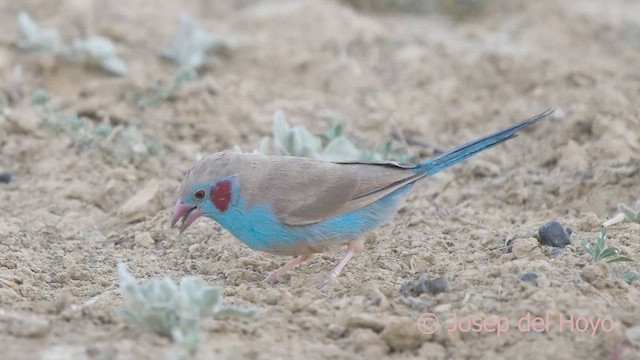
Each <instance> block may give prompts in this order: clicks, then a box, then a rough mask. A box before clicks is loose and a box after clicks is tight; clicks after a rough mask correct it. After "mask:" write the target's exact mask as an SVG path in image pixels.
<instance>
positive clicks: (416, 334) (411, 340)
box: [382, 318, 429, 351]
mask: <svg viewBox="0 0 640 360" xmlns="http://www.w3.org/2000/svg"><path fill="white" fill-rule="evenodd" d="M382 339H383V340H384V341H385V342H386V343H387V345H389V347H390V348H391V349H392V350H394V351H405V350H414V349H417V348H419V347H420V345H422V343H424V342H425V341H427V340H428V339H429V337H428V336H427V335H425V334H423V333H421V332H420V330H418V326H417V323H416V320H415V319H411V318H400V319H396V320H394V321H391V322H389V324H388V325H387V326H386V327H385V330H384V332H383V333H382Z"/></svg>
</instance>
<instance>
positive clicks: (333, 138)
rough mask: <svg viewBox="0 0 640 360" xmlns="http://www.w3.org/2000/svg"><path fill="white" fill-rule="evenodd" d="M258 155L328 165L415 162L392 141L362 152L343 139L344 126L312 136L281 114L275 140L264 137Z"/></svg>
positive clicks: (275, 119)
mask: <svg viewBox="0 0 640 360" xmlns="http://www.w3.org/2000/svg"><path fill="white" fill-rule="evenodd" d="M256 152H258V153H260V154H264V155H290V156H304V157H312V158H316V159H322V160H327V161H366V160H396V161H406V162H410V161H413V160H414V158H413V156H411V155H410V154H409V153H408V149H407V147H403V146H401V144H400V143H397V142H395V141H393V140H390V141H387V142H385V143H384V145H383V146H382V148H381V149H379V150H373V149H360V148H358V147H357V146H356V145H355V144H354V142H353V141H351V140H349V139H348V138H347V137H346V136H345V135H344V128H343V126H342V125H339V124H334V125H332V126H331V127H330V128H329V129H328V130H327V131H326V132H325V133H324V134H321V135H313V134H312V133H311V132H310V131H309V130H307V128H305V127H304V126H302V125H296V126H291V125H289V123H288V122H287V120H286V119H285V116H284V113H283V112H282V111H277V112H276V113H275V114H274V115H273V126H272V136H271V137H268V136H267V137H264V138H262V140H261V141H260V145H259V147H258V149H257V150H256Z"/></svg>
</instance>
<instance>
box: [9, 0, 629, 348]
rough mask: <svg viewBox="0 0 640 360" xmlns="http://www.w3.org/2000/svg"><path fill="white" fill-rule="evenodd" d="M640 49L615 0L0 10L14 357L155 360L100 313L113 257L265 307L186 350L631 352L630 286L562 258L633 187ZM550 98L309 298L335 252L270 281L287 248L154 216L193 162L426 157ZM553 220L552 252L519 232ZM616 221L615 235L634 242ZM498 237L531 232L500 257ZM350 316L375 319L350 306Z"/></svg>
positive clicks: (578, 252)
mask: <svg viewBox="0 0 640 360" xmlns="http://www.w3.org/2000/svg"><path fill="white" fill-rule="evenodd" d="M639 55H640V2H638V1H633V0H611V1H600V0H582V1H562V0H541V1H525V0H515V1H506V0H422V1H418V0H344V1H338V0H304V1H302V0H301V1H293V0H288V1H246V0H242V1H196V0H181V1H153V2H152V1H141V0H126V1H124V0H110V1H104V2H100V1H88V0H64V1H20V2H18V1H1V2H0V212H2V217H1V219H0V279H4V280H3V281H4V282H3V283H2V284H4V285H3V287H0V290H2V291H4V293H3V296H0V305H2V307H4V308H6V309H7V311H8V313H9V314H10V315H11V316H13V317H11V319H14V317H15V318H18V319H20V320H11V321H14V323H16V324H27V325H24V326H25V327H26V328H27V329H28V328H29V327H28V326H32V325H33V324H32V323H30V322H29V321H31V320H32V317H33V316H35V317H37V320H34V321H36V323H37V321H40V320H38V319H46V321H45V322H44V323H43V322H40V323H38V324H40V325H41V326H42V330H41V331H36V332H35V333H33V334H31V333H29V332H28V331H27V330H25V331H27V334H28V335H24V333H21V332H20V330H16V331H17V333H16V332H11V331H10V330H6V331H5V332H3V333H0V345H1V346H0V347H2V348H3V349H7V350H6V351H8V353H9V354H11V355H12V356H10V357H11V358H16V359H17V358H21V357H20V356H24V357H23V358H33V357H30V355H29V354H25V352H24V351H25V349H35V350H36V351H37V352H38V354H41V355H38V356H41V358H47V359H53V358H144V357H148V356H152V357H155V356H161V351H163V350H162V349H164V348H166V347H168V346H169V345H168V342H167V341H168V340H166V339H163V338H157V337H153V336H152V335H149V334H143V335H140V334H139V333H136V332H134V331H132V330H130V329H125V328H123V327H121V326H120V327H119V324H121V320H120V319H119V318H117V316H115V313H114V309H115V308H116V307H117V306H118V304H119V302H120V300H119V297H118V294H117V291H115V290H114V289H113V285H114V283H115V281H116V275H115V263H116V261H125V262H128V263H129V267H130V268H131V270H132V272H133V273H135V274H136V276H139V277H141V278H150V277H155V276H165V275H169V276H172V277H174V278H179V277H180V276H184V275H187V274H196V275H202V276H204V277H205V279H206V280H207V281H208V282H210V283H216V284H218V285H220V286H222V287H223V288H224V289H225V295H226V296H227V297H228V299H229V301H230V302H231V303H238V304H245V305H253V306H257V307H258V308H260V309H261V311H262V315H261V317H260V318H259V319H258V320H256V321H255V322H242V323H237V324H236V323H232V324H222V325H221V324H220V323H214V322H212V323H208V324H207V325H206V326H205V328H206V330H205V333H206V334H207V335H206V339H207V340H206V341H204V345H203V347H204V349H205V350H203V351H204V354H205V355H202V356H205V357H204V358H207V357H206V356H207V354H209V355H210V354H213V353H215V354H223V355H226V356H228V357H230V358H256V359H261V358H279V357H280V358H282V357H285V356H287V357H293V358H296V357H300V356H302V355H303V354H304V356H305V357H307V356H310V358H319V359H320V358H329V357H334V356H336V357H342V358H349V356H365V355H367V356H370V357H374V358H379V357H382V356H392V357H393V356H395V357H398V358H401V357H402V358H405V357H413V356H416V357H420V358H434V359H440V358H442V359H444V358H474V359H475V358H482V356H481V354H484V355H483V356H486V357H487V358H507V357H508V358H511V359H518V358H526V356H529V355H525V354H534V355H531V356H532V357H531V358H545V357H546V358H556V359H565V358H566V359H573V358H611V359H614V358H615V359H627V358H628V359H634V358H637V357H634V356H636V355H637V353H638V349H640V323H639V322H638V319H640V310H639V306H638V304H637V299H638V298H639V297H638V296H639V294H640V291H639V288H638V285H637V282H635V283H632V284H630V285H622V284H620V281H618V282H616V281H615V279H614V280H612V279H609V278H608V274H609V272H610V271H611V269H610V268H605V269H601V268H596V269H591V270H588V271H591V272H588V274H592V275H593V273H594V272H595V274H596V275H597V276H596V275H594V276H596V277H595V278H594V277H589V276H586V278H588V279H592V280H593V279H604V278H607V279H608V280H607V281H606V282H605V283H602V282H600V283H597V284H599V285H593V284H592V283H590V282H589V281H588V280H587V281H586V282H584V281H582V280H580V281H578V280H576V278H577V279H581V278H580V276H575V274H581V271H585V270H584V268H586V267H588V266H589V265H588V258H587V257H585V255H584V252H583V251H582V249H581V248H580V246H579V239H580V238H582V237H584V238H589V239H592V238H594V236H595V235H594V234H595V233H596V232H597V231H598V230H599V227H600V224H601V223H602V222H603V221H605V220H606V219H607V218H609V217H611V216H613V215H614V214H615V213H616V205H617V204H618V203H620V202H624V203H629V204H633V203H634V202H635V201H636V200H637V198H638V196H639V194H640V157H639V156H638V154H640V132H639V131H637V129H638V124H640V110H639V109H638V106H637V99H638V97H639V96H640V72H639V67H638V58H639ZM550 107H554V108H556V112H555V113H554V115H553V117H552V118H551V119H549V120H547V121H544V122H542V123H540V124H539V125H536V126H535V127H533V128H531V129H528V130H527V131H526V132H525V133H524V134H523V135H521V136H520V137H518V139H516V140H514V141H511V142H509V143H508V144H506V145H504V146H503V147H499V148H496V149H495V150H491V151H489V152H487V153H483V154H482V155H480V156H479V157H478V158H477V159H476V158H474V160H472V161H469V162H466V163H464V164H463V165H461V166H458V167H456V168H455V169H451V170H449V171H447V172H446V173H443V174H438V175H437V176H436V177H434V178H433V179H430V180H429V181H428V182H425V184H424V185H422V186H421V187H420V188H419V189H418V190H416V193H415V194H414V195H413V196H412V197H411V199H410V200H409V202H408V205H407V207H406V208H404V209H403V210H402V211H401V213H400V215H398V216H396V218H395V219H394V221H393V224H390V225H388V226H386V227H384V228H383V229H382V230H381V232H380V233H379V234H378V237H377V240H371V241H372V242H368V247H367V249H366V250H365V252H364V253H363V255H361V256H360V257H359V259H354V261H353V263H350V265H349V266H348V267H347V269H346V270H345V272H346V273H347V275H345V276H344V277H342V278H341V279H338V281H337V283H336V285H334V286H333V287H332V288H330V289H329V290H327V293H320V292H318V291H316V290H315V289H313V290H311V289H307V287H306V286H305V284H307V283H315V280H314V279H315V278H314V276H316V274H319V273H321V272H322V271H324V269H325V268H328V267H329V266H330V264H331V263H332V260H333V257H331V256H327V257H326V258H325V259H324V260H322V258H321V260H319V261H317V262H314V263H313V264H312V265H310V266H308V267H306V268H305V267H303V268H301V269H300V270H299V271H298V272H296V273H295V274H293V275H292V276H291V279H290V280H287V283H285V284H281V285H279V286H278V287H276V288H268V287H264V286H262V285H261V284H260V280H261V278H262V277H263V275H264V274H266V272H267V271H269V270H273V269H275V268H276V267H277V266H278V265H279V264H280V263H281V261H283V259H282V258H278V257H273V256H269V255H264V254H257V253H255V252H252V251H251V250H249V249H247V248H246V247H244V246H243V245H241V244H240V243H239V242H237V241H236V240H234V239H233V238H232V237H231V236H230V235H229V234H228V233H226V232H224V231H222V230H221V229H220V228H219V226H218V225H217V224H214V223H213V222H205V221H200V222H199V223H198V224H197V225H198V226H196V227H194V229H192V230H190V231H189V232H187V233H186V234H185V235H183V236H182V237H178V235H177V234H175V233H173V232H171V231H169V229H168V222H169V216H170V214H169V208H170V206H171V205H172V204H173V202H174V201H175V191H176V188H177V186H178V184H179V181H180V180H181V179H182V176H183V175H184V173H185V171H187V170H188V169H189V168H190V167H191V166H193V163H194V161H195V160H196V159H198V158H199V157H200V156H201V155H202V154H206V153H211V152H216V151H221V150H224V149H229V148H236V149H237V150H241V151H259V152H262V153H265V154H283V155H285V154H288V155H299V156H313V157H317V158H322V159H327V160H347V159H389V160H399V161H420V160H423V159H426V158H428V157H430V156H433V155H435V154H437V153H439V152H441V151H443V150H444V149H447V148H450V147H453V146H455V145H458V144H460V143H462V142H465V141H468V140H471V139H473V138H475V137H479V136H482V135H486V134H488V133H490V132H493V131H495V130H498V129H499V128H501V127H504V126H507V125H509V124H511V123H513V122H516V121H519V120H522V119H524V118H526V117H530V116H533V115H535V114H537V113H539V112H541V111H544V110H545V109H547V108H550ZM443 209H446V211H445V210H443ZM443 214H446V215H443ZM441 216H444V217H443V218H442V217H441ZM554 218H555V219H561V220H562V222H563V224H566V225H568V226H571V227H572V228H573V229H574V231H577V232H574V233H573V235H572V237H573V238H574V243H573V245H570V246H568V249H569V250H568V251H567V252H566V253H565V255H564V257H562V259H561V260H557V261H555V262H553V261H552V260H550V258H549V255H550V254H549V253H548V252H549V251H550V250H549V251H547V249H546V248H545V247H541V246H540V245H538V244H537V242H536V241H535V240H534V241H533V243H529V242H527V241H529V240H530V239H531V238H532V236H533V235H535V233H536V230H537V228H538V226H539V225H540V224H541V223H543V222H544V221H546V220H550V219H554ZM460 219H462V220H460ZM633 226H635V225H632V226H631V227H622V228H618V230H617V232H616V231H614V232H613V233H610V235H611V236H613V240H612V241H615V242H616V245H617V246H618V247H619V248H620V249H621V250H622V251H623V252H624V253H626V254H633V255H637V254H638V252H639V251H640V245H639V244H638V241H637V239H638V234H639V232H638V231H639V230H638V227H637V226H636V227H633ZM141 234H142V235H141ZM508 239H510V240H509V241H512V240H513V239H516V241H515V242H513V241H512V242H509V244H518V241H517V239H522V240H523V241H522V242H520V243H519V244H532V247H527V246H524V248H526V249H529V250H523V249H524V248H523V247H522V246H521V245H513V246H515V247H516V248H517V247H518V246H520V248H519V249H520V251H519V252H518V251H515V252H512V251H511V248H509V249H508V250H504V251H503V249H502V247H503V246H506V245H505V244H507V243H508V241H507V240H508ZM527 239H528V240H527ZM509 246H511V245H509ZM531 249H533V250H531ZM514 253H515V254H514ZM452 257H453V258H452ZM598 269H599V270H598ZM618 270H635V271H636V272H637V271H638V265H637V262H634V263H631V264H627V265H624V266H623V267H622V268H619V269H618ZM527 271H535V272H537V273H538V274H540V276H541V277H540V279H541V280H540V281H539V282H538V283H536V285H535V286H534V287H527V286H529V285H527V286H525V285H522V282H521V281H520V280H519V277H518V276H519V275H520V274H521V273H523V272H527ZM598 271H600V272H598ZM420 272H426V273H427V274H428V275H429V276H436V275H447V276H452V277H453V278H452V279H453V280H452V286H451V291H450V292H449V293H446V294H441V295H438V296H439V297H436V296H434V295H428V294H425V295H422V297H420V298H419V299H421V300H420V301H422V304H423V305H424V304H427V305H424V306H423V305H419V306H417V305H416V302H411V301H409V300H407V299H405V297H404V296H403V295H400V293H399V289H400V288H401V287H402V285H404V284H405V283H406V282H407V281H408V280H410V279H411V278H412V277H413V276H414V275H415V274H418V273H420ZM478 274H483V276H482V277H481V278H479V277H478ZM484 274H494V275H492V276H484ZM598 274H599V275H598ZM582 275H583V278H584V276H585V275H584V274H582ZM598 276H600V277H598ZM363 284H364V285H363ZM603 284H604V285H603ZM625 284H626V283H625ZM497 289H500V290H497ZM471 293H472V294H475V295H470V296H472V301H470V303H467V302H465V303H464V304H463V303H461V302H460V301H461V300H462V299H463V298H465V294H471ZM487 293H491V294H494V295H495V296H494V297H492V296H493V295H491V296H488V295H487V296H485V295H486V294H487ZM498 293H499V295H497V294H498ZM482 294H484V295H482ZM467 296H468V295H467ZM92 299H93V300H92ZM618 299H620V300H618ZM634 299H635V300H634ZM89 300H91V301H93V302H92V303H91V305H86V304H87V303H86V302H87V301H89ZM83 304H84V305H83ZM447 304H448V305H447ZM72 305H75V306H76V309H78V307H77V306H81V310H78V311H75V310H74V311H71V310H69V309H71V308H72ZM437 305H446V306H449V308H447V309H445V310H447V311H444V310H443V311H444V312H451V311H460V312H468V313H471V314H478V313H492V314H493V313H499V314H502V315H506V316H510V317H512V318H517V317H519V316H520V315H523V314H526V312H527V311H534V312H537V313H543V312H544V311H546V310H549V309H551V311H555V312H563V311H569V310H576V309H578V310H579V311H582V313H583V314H596V313H597V314H600V315H607V316H612V317H613V318H614V319H615V323H616V328H615V331H614V332H612V333H608V334H602V336H596V337H587V336H582V335H583V334H575V333H568V332H564V333H559V332H555V333H553V334H552V335H543V336H539V337H530V336H527V335H526V334H525V335H523V334H519V333H517V332H513V333H510V334H508V336H506V337H504V338H496V337H495V336H493V337H490V335H485V334H480V335H477V336H475V335H474V336H470V335H468V334H458V335H455V334H454V335H449V334H441V335H438V336H433V337H427V336H425V335H423V334H418V337H417V336H416V335H415V334H413V333H411V332H410V330H407V329H412V330H415V329H414V325H412V324H414V323H415V319H417V318H418V316H419V315H420V314H421V313H422V312H424V311H425V309H431V308H432V307H433V306H437ZM443 309H444V308H443ZM578 310H576V311H578ZM360 313H374V314H376V316H375V318H376V319H378V320H371V321H373V322H374V325H371V323H367V324H369V325H362V323H363V322H362V321H360V322H358V320H357V319H356V320H354V321H352V322H349V323H346V324H345V323H344V322H343V320H344V319H345V318H348V317H349V316H351V315H353V314H356V315H358V314H360ZM2 316H4V315H2ZM354 316H355V315H354ZM594 316H595V315H594ZM25 319H26V320H25ZM282 319H285V320H286V319H288V320H287V321H291V323H290V324H289V325H288V327H287V326H285V325H282V324H283V321H282ZM358 319H359V318H358ZM0 320H2V319H0ZM7 321H8V320H7ZM20 321H22V322H20ZM376 321H377V322H376ZM403 321H404V323H403ZM285 322H286V321H285ZM0 323H1V321H0ZM365 323H366V322H365ZM396 323H397V324H401V325H402V324H405V325H403V326H400V325H398V326H395V325H389V324H396ZM42 324H45V325H42ZM354 324H356V325H354ZM358 324H359V325H358ZM406 324H410V325H406ZM16 326H18V328H20V326H22V325H16ZM394 326H395V327H394ZM38 329H39V328H38ZM405 330H406V331H409V333H403V332H402V331H405ZM405 338H409V339H412V340H411V341H413V342H411V341H409V343H408V345H406V344H404V343H402V341H400V340H398V339H405ZM221 339H222V340H224V341H222V340H221ZM165 340H166V341H165ZM249 340H250V341H249ZM283 341H284V342H286V344H287V346H286V347H285V348H286V349H285V348H282V349H280V348H275V347H274V346H273V345H274V344H276V343H278V342H283ZM398 341H400V343H398ZM238 346H241V347H242V349H238V348H237V347H238ZM56 351H58V352H56ZM58 353H59V354H62V355H60V356H59V357H55V356H54V355H55V354H58ZM51 354H54V355H51ZM353 354H357V355H353ZM618 354H621V355H619V356H620V357H615V356H618ZM47 356H48V357H47ZM56 356H57V355H56ZM429 356H431V357H429ZM150 358H151V357H150Z"/></svg>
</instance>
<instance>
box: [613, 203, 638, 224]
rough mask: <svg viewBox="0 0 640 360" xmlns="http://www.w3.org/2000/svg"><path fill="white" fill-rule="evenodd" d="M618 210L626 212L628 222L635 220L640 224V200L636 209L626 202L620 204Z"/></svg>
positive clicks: (625, 216) (625, 218)
mask: <svg viewBox="0 0 640 360" xmlns="http://www.w3.org/2000/svg"><path fill="white" fill-rule="evenodd" d="M618 210H619V211H620V212H621V213H622V214H624V220H625V221H626V222H634V223H636V224H640V200H638V201H637V202H636V206H635V209H634V208H632V207H630V206H627V205H625V204H622V203H620V204H618Z"/></svg>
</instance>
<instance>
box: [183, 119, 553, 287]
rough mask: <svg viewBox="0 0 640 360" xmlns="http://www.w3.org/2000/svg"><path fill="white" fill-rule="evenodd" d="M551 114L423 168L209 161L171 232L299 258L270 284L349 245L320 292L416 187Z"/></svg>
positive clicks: (283, 159)
mask: <svg viewBox="0 0 640 360" xmlns="http://www.w3.org/2000/svg"><path fill="white" fill-rule="evenodd" d="M552 112H553V109H549V110H547V111H545V112H543V113H541V114H539V115H536V116H534V117H532V118H530V119H527V120H524V121H522V122H520V123H517V124H515V125H512V126H510V127H508V128H505V129H503V130H500V131H498V132H496V133H494V134H491V135H488V136H485V137H482V138H480V139H477V140H474V141H471V142H468V143H465V144H462V145H460V146H458V147H456V148H454V149H451V150H449V151H447V152H445V153H443V154H441V155H438V156H436V157H434V158H432V159H429V160H427V161H425V162H423V163H422V164H419V165H415V164H407V163H397V162H392V161H346V162H328V161H323V160H318V159H312V158H303V157H292V156H265V155H260V154H252V153H239V152H232V151H223V152H218V153H215V154H211V155H207V156H205V157H203V158H202V159H200V160H199V161H198V162H197V163H196V165H195V166H194V167H193V168H192V169H191V170H189V172H187V174H186V176H185V178H184V180H183V181H182V184H181V185H180V188H179V189H178V192H179V197H178V200H177V201H176V204H175V207H174V209H173V219H172V221H171V227H172V228H175V226H176V224H178V222H180V221H182V223H181V225H180V232H183V231H184V230H185V229H187V228H188V227H189V226H190V225H191V224H192V223H193V222H194V221H195V220H196V219H198V218H199V217H201V216H205V217H208V218H210V219H213V220H215V221H217V222H218V223H219V224H220V225H221V226H222V227H223V228H225V229H227V230H228V231H229V232H231V234H233V235H234V236H235V237H236V238H238V239H240V241H242V242H243V243H245V244H246V245H247V246H249V247H250V248H252V249H254V250H257V251H264V252H267V253H271V254H277V255H295V256H297V257H296V258H295V259H293V260H291V261H289V262H288V263H286V264H285V265H283V266H282V267H280V268H278V269H276V270H274V271H273V272H271V273H270V274H269V275H268V276H267V277H266V278H265V282H267V283H270V284H273V283H275V282H277V281H278V279H279V278H280V277H281V276H282V274H284V273H285V272H287V271H289V270H291V269H292V268H294V267H295V266H297V265H299V264H301V263H302V262H304V261H307V260H309V259H312V258H313V257H314V256H315V255H316V254H318V253H322V252H325V251H327V250H329V249H331V248H335V247H340V246H346V249H347V252H346V254H345V255H344V256H343V257H342V259H341V260H340V261H339V262H338V264H337V265H336V266H335V267H334V268H333V270H331V272H329V274H328V275H327V276H326V277H325V278H324V279H323V280H322V281H321V282H320V283H318V288H321V287H323V286H324V285H326V284H327V283H328V282H329V281H331V280H332V279H335V278H336V277H338V275H339V274H340V272H341V271H342V269H343V268H344V266H345V265H346V264H347V262H348V261H349V259H351V257H353V256H354V255H355V254H357V253H359V252H361V251H362V250H363V248H364V234H366V233H367V232H370V231H372V230H373V229H375V228H377V227H378V226H380V225H382V224H383V223H385V222H386V221H387V220H389V218H390V217H392V216H393V215H394V214H395V212H396V211H397V210H398V209H399V208H400V207H401V206H402V204H403V203H404V200H405V199H406V198H407V196H408V195H409V192H410V190H411V188H412V187H413V185H414V184H415V183H416V182H418V181H419V180H422V179H425V178H427V177H429V176H431V175H433V174H435V173H438V172H440V171H442V170H444V169H446V168H448V167H449V166H452V165H454V164H457V163H458V162H460V161H462V160H465V159H467V158H469V157H471V156H473V155H475V154H478V153H480V152H481V151H484V150H486V149H488V148H490V147H493V146H496V145H498V144H500V143H502V142H504V141H507V140H509V139H511V138H513V137H515V136H516V133H517V132H518V131H520V130H522V129H524V128H526V127H527V126H529V125H532V124H534V123H536V122H538V121H540V120H542V119H543V118H545V117H547V116H549V115H550V114H551V113H552Z"/></svg>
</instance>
